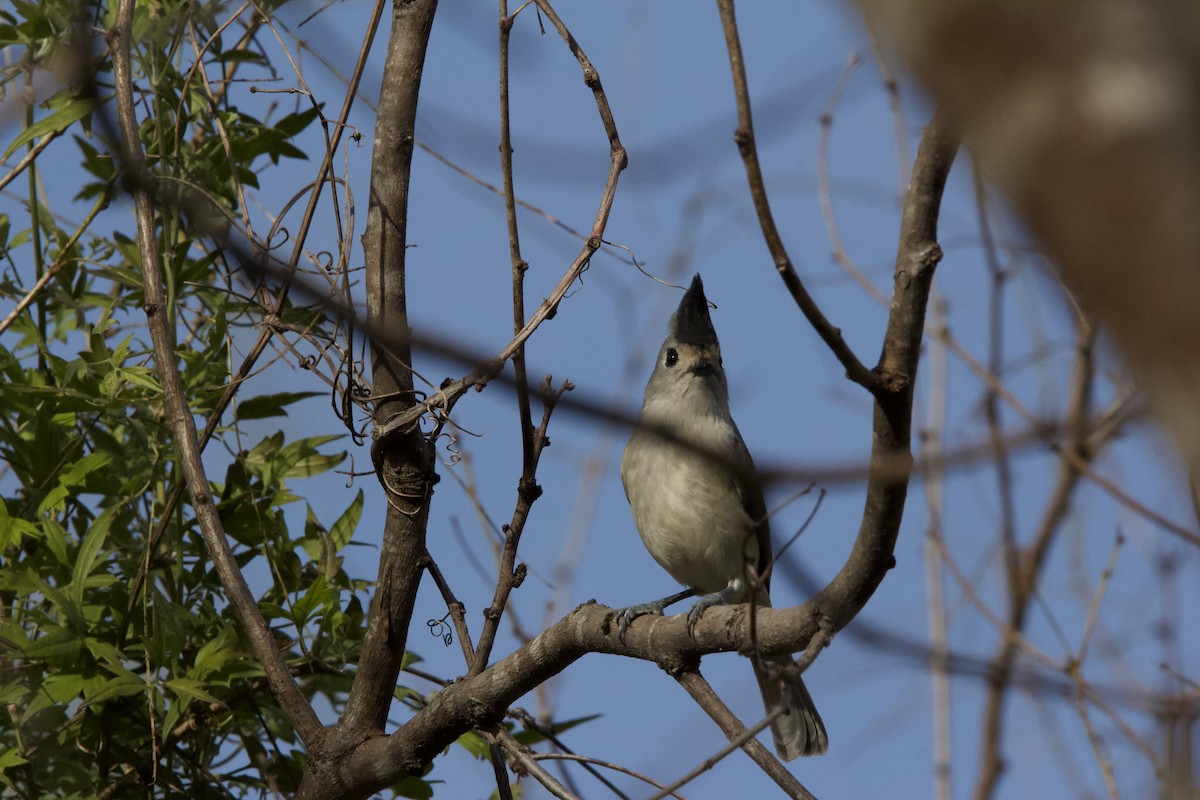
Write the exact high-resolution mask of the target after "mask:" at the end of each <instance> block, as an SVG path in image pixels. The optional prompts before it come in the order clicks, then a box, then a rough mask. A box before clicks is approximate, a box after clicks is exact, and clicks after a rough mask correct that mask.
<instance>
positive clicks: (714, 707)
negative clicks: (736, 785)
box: [657, 669, 816, 800]
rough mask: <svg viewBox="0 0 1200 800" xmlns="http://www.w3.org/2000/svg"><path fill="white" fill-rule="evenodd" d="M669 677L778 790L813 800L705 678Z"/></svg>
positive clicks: (688, 673) (687, 673)
mask: <svg viewBox="0 0 1200 800" xmlns="http://www.w3.org/2000/svg"><path fill="white" fill-rule="evenodd" d="M672 677H674V678H675V680H676V681H678V682H679V685H680V686H682V687H683V688H684V690H685V691H686V692H687V693H688V694H690V695H691V696H692V699H693V700H695V701H696V704H697V705H698V706H700V708H701V709H703V710H704V713H706V714H708V716H709V717H710V718H712V720H713V722H715V723H717V727H719V728H720V729H721V732H722V733H724V734H725V737H726V738H727V739H729V741H730V743H733V742H737V744H736V745H735V747H741V748H742V749H743V750H745V751H746V755H748V756H750V758H752V759H754V763H756V764H758V766H759V767H761V768H762V770H763V772H765V773H766V774H767V777H769V778H771V780H773V781H775V783H776V785H778V786H779V788H780V789H783V791H784V792H785V793H786V794H787V796H788V797H791V798H797V799H798V800H816V798H814V797H813V795H812V794H811V793H810V792H809V791H808V790H807V789H805V788H804V786H803V785H801V783H800V782H799V781H798V780H796V777H795V776H794V775H792V773H791V772H789V771H788V769H787V767H785V766H783V764H781V763H780V761H779V759H778V758H776V757H775V755H774V754H773V753H772V752H771V751H769V750H768V749H767V748H765V747H763V746H762V744H761V743H760V742H759V741H758V740H757V739H755V738H754V736H755V734H750V735H749V736H747V735H746V734H747V729H746V726H745V725H743V724H742V722H741V720H739V719H738V718H737V716H736V715H735V714H734V713H733V712H732V711H730V710H729V706H727V705H725V702H724V701H723V700H721V698H720V697H718V696H717V693H716V692H714V691H713V688H712V686H710V685H709V683H708V681H706V680H705V679H704V677H703V676H702V675H701V674H700V673H699V672H698V671H697V670H694V669H685V670H683V671H681V672H680V673H679V674H677V675H673V676H672ZM780 711H782V707H779V708H776V709H774V711H773V712H772V715H769V716H768V717H767V718H766V719H765V720H763V722H762V723H760V724H761V725H762V727H759V728H758V730H763V729H765V728H766V727H767V726H768V725H770V724H771V720H772V719H774V714H775V713H777V712H780ZM756 727H758V726H756ZM756 733H757V732H756ZM689 780H690V778H689ZM681 785H682V784H678V785H672V786H670V787H668V790H664V791H663V792H660V793H659V794H658V795H657V796H658V797H660V798H661V797H665V796H666V793H667V791H674V790H675V789H677V788H679V786H681Z"/></svg>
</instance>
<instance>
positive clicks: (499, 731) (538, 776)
mask: <svg viewBox="0 0 1200 800" xmlns="http://www.w3.org/2000/svg"><path fill="white" fill-rule="evenodd" d="M495 737H496V739H497V740H498V741H499V742H500V746H501V747H503V748H504V752H506V753H508V755H509V756H510V757H512V758H513V759H514V760H515V761H516V762H517V763H518V764H520V765H521V766H522V767H524V768H525V770H526V771H527V772H528V773H529V774H530V775H532V776H533V777H534V779H535V780H537V782H538V783H540V784H541V785H542V786H544V787H545V788H546V791H548V792H549V793H550V794H552V795H554V796H555V797H557V798H559V800H579V798H578V797H577V796H576V795H575V794H573V793H572V792H571V791H570V790H568V789H567V787H565V786H563V785H562V784H561V783H559V781H558V779H557V778H555V777H554V776H553V775H551V774H550V773H549V772H547V771H546V769H545V767H543V766H542V765H541V764H539V763H538V762H537V758H536V756H535V755H534V754H533V753H530V752H529V749H528V748H526V747H525V746H524V745H522V744H521V743H520V742H518V741H517V740H516V739H514V738H513V736H512V734H511V733H509V732H508V731H507V730H505V729H504V728H502V727H499V726H497V727H496V732H495Z"/></svg>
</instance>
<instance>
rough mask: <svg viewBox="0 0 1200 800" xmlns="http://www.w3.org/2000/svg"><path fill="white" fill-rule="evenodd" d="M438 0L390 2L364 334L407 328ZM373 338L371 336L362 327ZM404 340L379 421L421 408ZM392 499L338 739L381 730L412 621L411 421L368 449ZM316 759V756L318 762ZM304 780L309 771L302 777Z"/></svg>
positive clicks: (383, 393)
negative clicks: (418, 171) (413, 222)
mask: <svg viewBox="0 0 1200 800" xmlns="http://www.w3.org/2000/svg"><path fill="white" fill-rule="evenodd" d="M436 10H437V2H436V0H415V1H414V2H411V3H398V4H395V5H393V7H392V30H391V36H390V37H389V40H388V49H387V57H386V59H385V62H384V69H383V82H382V86H381V87H380V96H379V111H378V117H377V120H378V121H377V124H376V128H375V145H374V149H373V151H372V156H371V189H370V203H369V206H368V210H367V228H366V232H365V234H364V236H363V250H364V255H365V257H366V267H367V281H366V282H367V287H366V288H367V323H368V331H378V330H384V331H407V330H408V308H407V296H406V288H405V261H404V259H405V255H406V246H407V238H406V237H407V220H408V189H409V178H410V173H411V167H412V151H413V129H414V126H415V124H416V117H417V99H418V96H419V94H420V88H421V75H422V71H423V68H424V64H425V49H426V46H427V45H428V43H429V32H430V29H431V27H432V25H433V16H434V13H435V12H436ZM368 335H369V334H368ZM411 363H412V352H411V349H410V348H409V346H408V343H407V342H406V341H404V340H403V339H401V340H400V341H388V342H386V343H383V342H380V341H379V340H378V339H377V338H375V337H371V378H372V396H373V397H375V398H377V399H376V401H375V405H374V409H373V411H374V417H375V420H376V424H377V426H378V425H379V424H380V423H384V422H386V421H388V420H391V419H394V418H396V417H400V416H403V415H405V414H406V413H408V412H409V411H411V410H412V409H414V408H418V409H419V406H417V403H416V397H415V393H414V392H413V376H412V369H411V367H410V365H411ZM371 456H372V459H373V461H374V462H375V469H376V472H377V474H378V476H379V480H380V483H381V484H382V485H383V489H384V493H385V495H386V497H387V501H388V510H387V517H386V519H385V521H384V529H383V544H382V547H381V549H380V553H379V577H378V582H377V584H376V590H375V597H374V599H373V602H372V604H371V611H370V616H369V619H368V623H367V630H366V634H365V635H364V637H363V646H362V655H361V657H360V659H359V664H358V670H357V671H356V672H355V674H354V683H353V685H352V687H351V689H350V696H349V698H348V699H347V702H346V711H345V714H344V715H343V716H342V719H341V720H340V721H339V722H338V730H339V731H340V732H345V733H346V734H348V736H347V737H346V740H345V741H342V742H339V744H338V746H339V747H340V746H346V745H348V744H349V743H350V742H352V741H354V740H355V739H356V738H357V737H361V736H368V735H371V734H378V733H380V732H382V731H383V725H384V721H385V720H386V719H387V713H388V709H389V708H390V707H391V703H392V692H393V691H394V689H395V686H396V677H397V676H398V675H399V672H400V664H401V661H402V659H403V657H404V648H405V644H406V643H407V641H408V627H409V623H410V622H411V621H412V609H413V604H414V602H415V600H416V595H417V587H418V585H419V584H420V582H421V575H422V572H423V570H422V564H423V563H424V556H425V530H426V522H427V519H428V514H429V497H430V495H431V493H432V491H433V484H434V482H435V480H436V474H435V472H434V453H433V445H432V444H431V443H429V442H427V441H426V440H425V437H424V436H422V434H421V430H420V428H419V427H418V426H417V425H416V422H415V419H414V421H413V422H412V423H410V424H408V425H405V426H403V427H401V428H397V429H394V431H393V433H392V435H390V436H387V437H377V438H376V440H375V442H374V444H373V447H372V448H371ZM318 760H319V759H318ZM308 777H309V771H306V774H305V778H306V779H307V778H308Z"/></svg>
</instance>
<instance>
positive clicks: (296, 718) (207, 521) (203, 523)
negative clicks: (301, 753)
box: [108, 0, 322, 748]
mask: <svg viewBox="0 0 1200 800" xmlns="http://www.w3.org/2000/svg"><path fill="white" fill-rule="evenodd" d="M133 7H134V0H121V4H120V8H119V10H118V13H117V19H116V23H115V24H114V26H113V28H112V30H111V31H109V33H108V39H109V47H110V50H111V52H112V59H113V79H114V84H115V88H116V102H117V122H118V125H119V127H120V137H119V138H120V148H121V162H122V167H123V171H124V180H125V183H126V188H127V190H128V191H129V193H130V194H131V195H132V196H133V201H134V213H135V215H136V219H137V229H138V247H139V250H140V254H141V259H142V285H143V287H144V289H145V293H146V318H147V323H148V325H149V328H150V337H151V339H152V341H153V344H154V356H155V361H156V362H157V364H158V372H159V379H160V381H161V382H162V390H163V400H164V403H165V404H166V409H167V414H168V417H169V420H170V426H171V430H172V432H173V433H174V436H175V441H176V446H177V447H178V448H179V460H180V465H181V466H182V468H183V472H184V477H185V479H186V481H187V486H188V491H189V492H190V494H191V497H192V507H193V509H194V511H195V514H196V521H197V523H198V524H199V526H200V532H201V535H202V536H203V537H204V543H205V545H206V546H207V547H208V551H209V554H210V555H211V556H212V559H213V566H214V567H215V568H216V571H217V575H218V576H219V577H220V579H221V586H222V587H223V588H224V590H225V596H226V597H227V598H228V600H229V603H230V605H231V606H232V607H233V611H234V615H235V616H236V617H237V619H238V622H239V623H240V624H241V626H242V630H243V632H244V633H245V634H246V638H247V640H248V641H249V643H250V647H251V649H252V650H253V651H254V655H255V658H256V659H257V660H258V662H259V664H260V665H261V666H262V668H263V671H264V672H265V673H266V676H267V682H268V683H269V684H270V687H271V692H272V693H273V694H274V695H275V698H276V699H277V700H278V701H279V706H280V709H281V710H282V711H283V713H284V715H285V716H286V717H287V718H288V721H289V722H290V723H291V724H292V726H293V727H294V728H295V729H296V733H297V734H298V735H299V737H300V739H301V740H302V741H303V742H304V743H305V745H306V746H308V747H310V748H312V747H314V746H316V745H317V744H318V742H319V739H320V734H321V733H322V728H321V723H320V721H319V720H318V719H317V715H316V713H315V712H314V711H313V709H312V706H310V705H309V704H308V701H307V700H306V699H305V698H304V695H303V694H301V692H300V689H299V687H297V686H296V682H295V681H294V680H292V676H291V674H290V673H289V672H288V668H287V664H286V663H285V662H284V660H283V656H282V654H281V653H280V651H279V648H278V646H277V645H276V643H275V639H274V637H273V636H272V635H271V630H270V628H269V627H267V624H266V621H265V620H264V619H263V617H262V614H261V613H260V612H259V610H258V603H257V601H256V600H255V599H254V596H253V595H252V594H251V593H250V588H249V587H248V586H247V585H246V580H245V578H244V577H242V572H241V570H240V569H239V568H238V566H237V562H236V561H235V560H234V557H233V552H232V550H231V549H230V547H229V542H228V540H227V539H226V537H225V530H224V527H223V526H222V524H221V519H220V517H219V516H218V515H217V509H216V505H215V504H214V503H213V499H212V495H211V494H210V493H209V483H208V477H207V476H206V475H205V473H204V464H203V462H202V460H201V458H200V444H199V440H198V439H197V436H196V427H195V425H194V424H193V422H192V412H191V409H189V408H188V407H187V403H186V401H185V399H184V398H185V397H186V395H185V393H184V389H183V382H182V380H181V378H180V375H179V367H178V365H177V364H176V361H175V342H174V335H173V332H172V331H171V330H170V329H169V328H168V325H167V322H168V319H167V309H166V297H165V294H164V291H163V284H162V277H161V275H160V274H159V263H160V261H159V253H158V237H157V233H156V230H155V225H154V204H155V200H154V193H153V187H154V186H155V183H154V179H153V176H152V175H151V174H150V172H149V170H148V169H147V167H146V159H145V155H144V154H143V152H142V149H141V138H140V136H139V128H138V121H137V116H136V114H135V112H134V106H133V78H132V73H133V67H132V64H131V61H132V59H131V54H130V50H131V47H132V36H133V33H132V31H133Z"/></svg>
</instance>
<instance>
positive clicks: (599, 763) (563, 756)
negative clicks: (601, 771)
mask: <svg viewBox="0 0 1200 800" xmlns="http://www.w3.org/2000/svg"><path fill="white" fill-rule="evenodd" d="M532 755H533V758H535V759H536V760H538V761H574V762H577V763H579V764H583V765H584V766H595V767H604V768H605V769H611V770H612V771H613V772H620V773H621V774H623V775H628V776H630V777H631V778H637V779H638V780H639V781H642V782H644V783H648V784H650V785H651V786H653V787H654V788H655V789H666V784H665V783H659V782H658V781H656V780H654V779H653V778H651V777H650V776H649V775H643V774H642V773H640V772H638V771H636V770H632V769H630V768H629V767H625V766H622V765H620V764H617V763H614V762H612V761H604V760H602V759H599V758H592V757H591V756H581V755H578V754H576V753H533V754H532ZM669 794H670V796H671V797H674V798H676V800H683V797H681V796H680V795H679V794H678V793H676V792H669ZM622 796H623V795H622Z"/></svg>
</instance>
